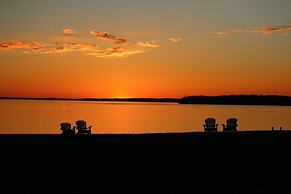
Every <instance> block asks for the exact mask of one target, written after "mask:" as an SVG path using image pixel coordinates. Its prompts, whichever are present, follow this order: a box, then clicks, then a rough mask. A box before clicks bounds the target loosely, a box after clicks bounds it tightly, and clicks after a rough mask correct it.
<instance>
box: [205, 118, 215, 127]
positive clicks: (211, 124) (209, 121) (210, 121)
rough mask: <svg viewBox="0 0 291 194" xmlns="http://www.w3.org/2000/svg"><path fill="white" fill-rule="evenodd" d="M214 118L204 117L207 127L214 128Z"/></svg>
mask: <svg viewBox="0 0 291 194" xmlns="http://www.w3.org/2000/svg"><path fill="white" fill-rule="evenodd" d="M215 124H216V120H215V119H214V118H207V119H205V125H206V127H207V128H215V127H216V126H215Z"/></svg>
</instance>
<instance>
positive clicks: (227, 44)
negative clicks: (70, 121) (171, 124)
mask: <svg viewBox="0 0 291 194" xmlns="http://www.w3.org/2000/svg"><path fill="white" fill-rule="evenodd" d="M0 26H1V29H0V96H23V97H182V96H184V95H221V94H282V95H291V87H290V83H291V76H290V75H291V1H290V0H219V1H218V0H147V1H143V0H122V1H120V0H106V1H105V0H102V1H101V0H23V1H19V0H0Z"/></svg>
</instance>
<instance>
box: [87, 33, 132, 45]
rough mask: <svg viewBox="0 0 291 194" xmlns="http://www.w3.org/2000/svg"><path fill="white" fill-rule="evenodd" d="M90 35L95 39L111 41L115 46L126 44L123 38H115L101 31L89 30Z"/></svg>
mask: <svg viewBox="0 0 291 194" xmlns="http://www.w3.org/2000/svg"><path fill="white" fill-rule="evenodd" d="M90 34H91V35H93V36H95V37H96V38H101V39H104V40H111V41H113V42H114V43H115V44H124V43H126V42H127V40H126V39H124V38H117V37H116V36H114V35H112V34H109V33H107V32H101V31H98V30H91V31H90Z"/></svg>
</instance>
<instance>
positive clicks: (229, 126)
mask: <svg viewBox="0 0 291 194" xmlns="http://www.w3.org/2000/svg"><path fill="white" fill-rule="evenodd" d="M222 126H223V131H224V132H236V131H237V126H238V125H237V119H236V118H230V119H227V120H226V125H225V124H222Z"/></svg>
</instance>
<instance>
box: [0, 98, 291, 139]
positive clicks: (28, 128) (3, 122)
mask: <svg viewBox="0 0 291 194" xmlns="http://www.w3.org/2000/svg"><path fill="white" fill-rule="evenodd" d="M207 117H214V118H216V119H217V122H218V124H219V130H222V126H221V124H222V123H225V120H226V119H227V118H230V117H236V118H238V125H239V127H238V128H239V130H242V131H248V130H266V129H267V130H271V128H272V126H274V127H276V128H279V127H283V129H291V107H280V106H224V105H180V104H175V103H117V102H116V103H112V102H110V103H109V102H76V101H30V100H0V133H1V134H31V133H32V134H57V133H60V127H59V124H60V123H61V122H70V123H72V124H75V121H76V120H79V119H84V120H86V121H87V123H88V125H92V126H93V128H92V130H93V133H102V134H103V133H158V132H162V133H165V132H190V131H203V127H202V125H203V122H204V119H205V118H207Z"/></svg>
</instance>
